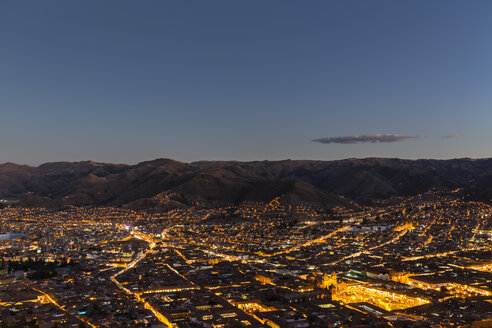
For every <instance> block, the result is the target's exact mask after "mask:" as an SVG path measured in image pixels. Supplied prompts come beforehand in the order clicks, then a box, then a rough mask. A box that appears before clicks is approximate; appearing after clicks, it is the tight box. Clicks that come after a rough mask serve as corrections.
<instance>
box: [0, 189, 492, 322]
mask: <svg viewBox="0 0 492 328" xmlns="http://www.w3.org/2000/svg"><path fill="white" fill-rule="evenodd" d="M490 215H492V207H490V206H489V205H486V204H483V203H477V202H471V201H467V200H465V199H463V198H461V197H460V196H459V194H456V193H454V194H441V193H433V192H429V193H426V194H422V195H417V196H413V197H400V198H394V199H390V200H386V201H379V202H376V203H375V204H374V206H371V207H369V206H368V207H363V208H359V209H355V208H352V209H345V208H335V209H330V210H326V209H324V208H321V207H313V206H309V205H306V204H290V203H288V202H286V201H284V200H283V199H282V198H277V199H274V200H272V202H270V203H257V202H248V203H244V204H241V205H239V206H226V207H224V206H205V205H203V206H194V207H189V208H177V209H173V210H169V211H165V212H158V213H156V212H146V211H134V210H130V209H121V208H109V207H107V208H103V207H91V208H89V207H87V208H75V207H74V208H67V209H64V210H63V211H54V210H46V209H20V208H13V207H6V208H3V209H1V210H0V256H1V263H0V318H1V319H0V323H1V324H4V325H6V326H7V327H9V326H12V327H14V326H16V325H17V326H22V327H23V326H28V327H46V328H51V327H156V328H157V327H210V328H212V327H272V328H280V327H289V328H290V327H295V328H301V327H456V326H463V327H486V326H487V325H490V323H491V320H492V235H491V233H490V232H491V230H492V222H491V220H490ZM2 235H3V236H8V238H7V237H5V238H1V236H2Z"/></svg>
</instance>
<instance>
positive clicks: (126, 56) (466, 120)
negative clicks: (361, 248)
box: [0, 0, 492, 165]
mask: <svg viewBox="0 0 492 328" xmlns="http://www.w3.org/2000/svg"><path fill="white" fill-rule="evenodd" d="M491 17H492V1H485V0H484V1H450V0H446V1H429V0H422V1H393V0H391V1H367V0H363V1H345V0H344V1H324V0H323V1H287V0H279V1H271V0H268V1H265V0H260V1H252V0H247V1H231V0H224V1H213V0H207V1H203V0H200V1H122V0H117V1H100V0H97V1H88V0H84V1H66V0H60V1H38V0H36V1H19V0H12V1H5V0H4V1H1V2H0V114H1V115H0V162H8V161H9V162H17V163H22V164H30V165H38V164H40V163H43V162H48V161H60V160H66V161H79V160H95V161H100V162H117V163H137V162H140V161H144V160H150V159H154V158H160V157H168V158H174V159H177V160H181V161H196V160H203V159H208V160H214V159H216V160H264V159H268V160H278V159H288V158H291V159H321V160H334V159H342V158H348V157H373V156H376V157H400V158H455V157H492V20H491Z"/></svg>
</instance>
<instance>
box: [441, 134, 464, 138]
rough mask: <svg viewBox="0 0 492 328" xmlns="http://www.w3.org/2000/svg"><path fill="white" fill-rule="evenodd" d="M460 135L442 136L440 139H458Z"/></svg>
mask: <svg viewBox="0 0 492 328" xmlns="http://www.w3.org/2000/svg"><path fill="white" fill-rule="evenodd" d="M459 136H460V135H459V134H457V133H455V134H450V135H449V136H442V137H441V138H443V139H451V138H458V137H459Z"/></svg>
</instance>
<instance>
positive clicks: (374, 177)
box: [0, 158, 492, 207]
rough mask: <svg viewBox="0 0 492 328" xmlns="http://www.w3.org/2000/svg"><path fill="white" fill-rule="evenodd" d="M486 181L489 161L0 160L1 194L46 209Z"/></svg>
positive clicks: (378, 191)
mask: <svg viewBox="0 0 492 328" xmlns="http://www.w3.org/2000/svg"><path fill="white" fill-rule="evenodd" d="M491 181H492V159H452V160H402V159H390V158H367V159H346V160H339V161H302V160H301V161H294V160H285V161H256V162H236V161H230V162H228V161H201V162H193V163H183V162H179V161H175V160H172V159H157V160H153V161H147V162H142V163H139V164H136V165H122V164H105V163H96V162H91V161H86V162H74V163H72V162H56V163H46V164H42V165H40V166H38V167H31V166H26V165H18V164H13V163H5V164H0V198H1V199H15V200H22V202H21V203H20V204H24V205H26V206H28V205H30V206H47V207H53V206H55V205H58V204H60V205H96V206H98V205H113V206H120V205H125V204H130V203H133V204H139V206H151V205H145V204H155V202H154V201H150V199H152V198H153V197H155V196H157V195H162V194H175V195H180V199H181V200H182V202H185V203H186V202H188V201H202V202H213V203H240V202H242V201H250V200H253V201H270V200H271V199H272V198H275V197H278V196H283V197H284V198H285V199H286V200H289V201H292V202H303V203H316V204H319V205H322V206H325V207H333V206H337V205H342V206H344V205H347V201H346V200H344V199H342V198H340V197H339V195H341V196H344V197H345V198H348V199H351V200H354V201H356V202H365V201H369V200H371V199H377V198H387V197H391V196H395V195H412V194H416V193H421V192H425V191H427V190H430V189H438V190H452V189H455V188H464V189H465V190H469V191H471V192H473V193H475V194H477V195H480V197H481V198H482V199H485V200H489V198H490V195H492V185H491V183H490V182H491ZM137 201H138V202H137ZM135 202H137V203H135ZM166 202H167V203H166V204H174V203H175V200H173V201H172V202H169V201H166ZM45 203H46V204H45ZM178 203H179V204H181V202H178ZM166 206H167V205H166Z"/></svg>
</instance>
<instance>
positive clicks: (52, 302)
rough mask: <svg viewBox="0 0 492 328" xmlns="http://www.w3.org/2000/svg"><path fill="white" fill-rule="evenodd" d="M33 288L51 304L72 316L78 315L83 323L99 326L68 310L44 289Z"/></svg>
mask: <svg viewBox="0 0 492 328" xmlns="http://www.w3.org/2000/svg"><path fill="white" fill-rule="evenodd" d="M32 289H33V290H35V291H37V292H39V293H41V294H43V295H44V296H45V297H46V299H47V300H48V301H49V302H50V303H51V304H53V305H54V306H56V307H57V308H59V309H60V310H62V311H63V312H65V313H68V314H70V315H72V316H74V317H76V318H77V319H79V320H80V321H82V322H83V323H85V324H87V325H89V326H90V327H93V328H96V327H98V326H96V325H94V324H92V323H91V322H89V321H88V320H87V319H85V318H84V317H82V316H80V315H78V314H75V313H71V312H70V311H68V310H67V309H65V306H60V304H58V302H57V301H56V300H55V299H54V298H53V297H51V295H49V294H48V293H46V292H44V291H42V290H40V289H37V288H34V287H32Z"/></svg>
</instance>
